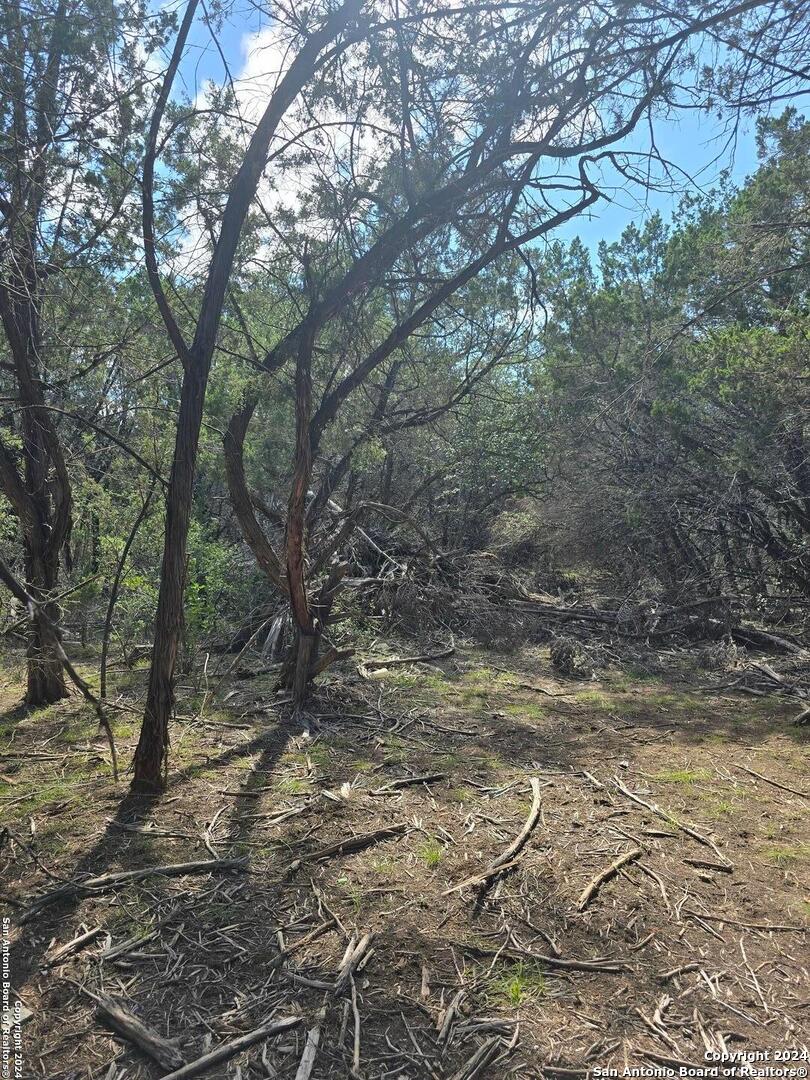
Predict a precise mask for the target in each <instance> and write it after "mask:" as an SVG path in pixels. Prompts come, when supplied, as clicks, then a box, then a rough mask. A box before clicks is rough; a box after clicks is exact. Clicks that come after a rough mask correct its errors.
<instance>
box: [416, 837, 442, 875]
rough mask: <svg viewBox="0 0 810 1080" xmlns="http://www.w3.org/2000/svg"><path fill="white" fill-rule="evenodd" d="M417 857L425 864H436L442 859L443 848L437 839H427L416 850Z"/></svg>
mask: <svg viewBox="0 0 810 1080" xmlns="http://www.w3.org/2000/svg"><path fill="white" fill-rule="evenodd" d="M416 854H417V855H418V857H419V858H420V859H421V860H422V862H423V863H424V864H425V866H429V867H431V869H432V868H433V867H435V866H438V865H439V863H440V862H441V861H442V856H443V855H444V848H443V847H442V845H441V844H440V843H439V842H438V840H428V841H426V842H425V843H424V844H422V846H421V847H420V848H419V850H418V851H417V852H416Z"/></svg>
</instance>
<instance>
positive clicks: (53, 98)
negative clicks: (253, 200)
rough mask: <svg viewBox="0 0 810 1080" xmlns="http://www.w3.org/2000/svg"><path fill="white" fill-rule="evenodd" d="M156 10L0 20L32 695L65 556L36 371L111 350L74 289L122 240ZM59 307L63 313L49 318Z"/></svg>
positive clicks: (12, 488)
mask: <svg viewBox="0 0 810 1080" xmlns="http://www.w3.org/2000/svg"><path fill="white" fill-rule="evenodd" d="M162 24H163V19H162V18H157V19H155V20H153V22H152V24H150V22H149V20H148V19H147V16H146V14H145V11H144V9H143V8H142V7H140V6H139V5H138V4H134V5H127V6H124V5H121V6H117V5H116V4H114V3H110V2H107V0H87V2H79V3H76V4H68V3H66V2H65V0H54V2H53V3H50V2H48V0H37V2H35V3H34V4H33V5H29V6H27V7H23V6H21V5H19V4H15V3H11V4H7V5H5V6H4V8H3V12H2V18H1V21H0V61H1V62H2V69H3V75H2V78H1V79H0V140H1V141H2V147H3V151H2V156H0V215H2V216H1V217H0V321H1V322H2V328H3V334H4V345H5V348H4V350H3V352H4V355H3V357H2V360H1V361H0V373H2V378H3V382H4V384H5V383H10V385H11V388H12V397H11V402H12V406H11V408H9V409H8V411H7V412H6V415H5V416H4V418H3V422H2V425H3V426H2V429H0V487H2V491H3V493H4V495H5V497H6V499H7V500H8V502H9V504H10V506H11V508H12V510H13V512H14V513H15V515H16V517H17V521H18V524H19V529H20V532H21V534H22V540H23V548H24V576H25V581H26V589H27V590H28V591H29V593H30V594H31V595H32V596H33V597H34V598H35V599H36V601H37V607H36V609H35V614H34V617H33V619H32V620H31V624H30V631H29V640H28V688H27V693H26V700H27V702H28V703H29V704H31V705H44V704H48V703H51V702H53V701H57V700H58V699H59V698H62V697H64V696H65V695H66V694H67V689H66V686H65V682H64V676H63V665H62V663H61V661H60V658H59V655H58V650H57V649H56V643H55V639H54V633H56V634H58V632H59V631H58V625H59V609H58V606H57V604H56V602H55V601H54V600H53V595H54V592H55V589H56V586H57V582H58V577H59V566H60V560H62V559H64V561H65V563H66V565H69V563H70V538H71V529H72V517H73V492H72V486H71V479H70V476H69V470H68V465H67V461H66V454H65V448H64V444H63V440H62V437H61V434H60V431H59V427H58V423H57V420H58V417H57V415H56V413H57V412H58V411H59V410H58V407H57V408H56V412H55V411H54V407H55V404H57V405H58V403H59V398H58V394H57V395H54V394H53V393H52V391H53V387H52V386H50V385H49V378H50V376H51V375H52V373H53V371H54V369H55V367H58V365H59V364H60V362H64V358H65V357H67V356H74V357H78V356H81V365H82V366H85V365H87V370H90V369H92V367H93V365H94V363H95V364H96V365H97V364H99V363H102V362H103V361H104V359H105V358H108V357H109V356H110V351H111V346H112V343H111V342H110V341H109V340H108V341H107V342H105V345H104V348H103V349H102V350H101V355H100V357H98V356H97V357H95V359H94V357H93V353H92V344H91V343H90V341H88V340H87V339H83V334H82V331H83V329H84V327H83V324H82V321H81V319H80V318H77V314H78V309H79V307H80V306H81V304H82V300H81V299H78V298H80V297H83V291H82V290H83V288H84V286H86V285H87V284H88V283H89V279H88V277H87V275H88V273H89V274H90V276H93V275H95V277H96V285H97V284H98V281H99V280H100V279H101V277H102V275H103V274H104V273H105V272H109V271H111V270H112V269H113V268H114V267H115V266H116V265H118V266H120V259H121V254H122V252H124V251H126V249H127V247H128V245H127V242H126V232H127V214H126V204H127V199H128V196H129V193H130V192H131V190H132V187H133V184H134V176H133V165H134V161H135V156H134V153H133V151H134V147H135V145H136V139H137V109H138V103H139V100H140V94H141V90H142V86H143V81H144V61H143V59H142V58H140V57H139V55H138V48H137V46H136V42H135V40H134V38H133V35H135V36H137V35H141V36H142V45H143V46H145V47H146V50H147V52H148V49H149V48H150V45H151V43H152V41H153V39H154V38H155V36H156V35H157V36H158V37H159V35H160V32H161V27H162ZM91 261H92V263H93V270H92V271H91V272H90V271H88V267H89V265H90V262H91ZM83 276H84V280H82V278H83ZM60 309H61V311H60ZM66 311H67V312H68V313H70V315H71V316H72V317H70V318H68V319H66V320H64V321H60V318H59V314H57V313H60V314H61V315H62V316H64V315H65V314H66ZM62 331H64V332H65V334H64V336H63V335H62ZM91 340H92V339H91ZM54 397H55V399H56V400H55V401H54ZM52 627H56V628H57V629H56V631H53V630H52Z"/></svg>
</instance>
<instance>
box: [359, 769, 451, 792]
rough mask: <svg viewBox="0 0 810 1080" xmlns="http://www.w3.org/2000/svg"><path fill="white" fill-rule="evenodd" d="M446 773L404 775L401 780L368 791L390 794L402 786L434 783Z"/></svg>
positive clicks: (443, 777) (445, 776) (444, 777)
mask: <svg viewBox="0 0 810 1080" xmlns="http://www.w3.org/2000/svg"><path fill="white" fill-rule="evenodd" d="M446 778H447V773H427V775H425V776H406V777H404V779H402V780H394V781H393V782H392V783H390V784H386V786H385V787H381V788H375V789H374V790H373V791H370V792H369V794H370V795H391V794H395V793H396V792H397V791H400V790H401V789H402V788H404V787H411V786H412V785H413V784H435V783H436V782H437V781H438V780H445V779H446Z"/></svg>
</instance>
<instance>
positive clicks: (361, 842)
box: [287, 821, 410, 874]
mask: <svg viewBox="0 0 810 1080" xmlns="http://www.w3.org/2000/svg"><path fill="white" fill-rule="evenodd" d="M409 828H410V826H409V824H408V822H407V821H403V822H400V823H399V824H398V825H389V826H388V827H387V828H385V829H376V830H375V831H374V832H371V833H360V835H358V836H349V837H347V838H346V839H345V840H341V841H339V842H338V843H337V844H329V845H328V847H323V848H318V849H317V851H311V852H310V853H309V854H308V855H302V856H301V857H300V858H298V859H296V860H295V861H294V862H291V863H290V865H289V866H288V867H287V873H290V874H291V873H293V872H294V871H295V870H297V869H298V867H299V866H301V864H302V863H305V862H315V861H317V860H318V859H328V858H329V856H330V855H343V854H345V853H346V852H349V851H360V850H361V849H362V848H366V847H370V845H371V844H377V843H379V842H380V841H381V840H388V839H390V838H391V837H392V836H401V835H402V834H403V833H404V832H406V831H407V830H408V829H409Z"/></svg>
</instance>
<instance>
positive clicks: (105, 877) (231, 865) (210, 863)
mask: <svg viewBox="0 0 810 1080" xmlns="http://www.w3.org/2000/svg"><path fill="white" fill-rule="evenodd" d="M246 865H247V860H246V859H204V860H201V861H199V862H187V863H169V864H167V865H165V866H146V867H143V868H142V869H140V870H120V871H118V872H117V873H113V874H102V875H101V877H95V878H87V880H85V881H77V882H73V883H71V884H69V885H63V886H62V887H61V888H59V889H53V890H52V891H51V892H48V893H44V894H43V895H42V896H40V897H38V898H37V899H36V900H34V902H33V903H32V904H31V905H30V907H28V908H27V910H26V911H24V912H23V913H22V915H21V916H20V917H19V919H18V920H17V922H18V923H19V924H20V925H23V924H24V923H27V922H30V921H31V919H33V918H34V917H35V916H36V915H38V914H39V912H40V911H42V910H44V909H45V908H46V907H51V906H52V905H53V904H58V903H60V901H62V900H70V899H73V898H74V897H76V896H97V895H98V894H99V893H104V892H109V891H110V890H111V889H115V888H117V887H118V886H119V885H124V884H129V883H130V882H133V881H142V880H143V879H144V878H148V877H154V876H156V875H157V876H160V877H183V876H184V875H185V874H208V873H210V872H211V871H212V870H244V868H245V866H246Z"/></svg>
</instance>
